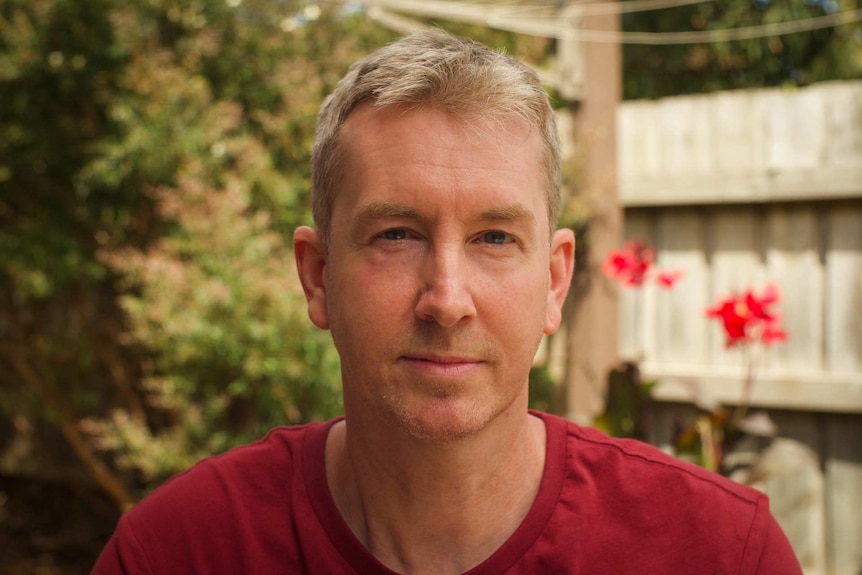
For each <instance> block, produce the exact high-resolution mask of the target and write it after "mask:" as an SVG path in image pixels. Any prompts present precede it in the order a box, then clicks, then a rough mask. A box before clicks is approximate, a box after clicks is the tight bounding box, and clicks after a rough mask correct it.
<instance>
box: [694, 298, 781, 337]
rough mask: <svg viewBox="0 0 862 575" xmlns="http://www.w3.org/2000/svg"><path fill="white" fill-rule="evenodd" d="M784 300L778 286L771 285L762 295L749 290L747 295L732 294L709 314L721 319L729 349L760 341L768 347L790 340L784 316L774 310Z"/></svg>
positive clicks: (708, 312) (708, 310)
mask: <svg viewBox="0 0 862 575" xmlns="http://www.w3.org/2000/svg"><path fill="white" fill-rule="evenodd" d="M780 299H781V294H780V293H779V291H778V287H776V286H774V285H769V286H767V287H766V289H765V290H763V293H762V294H761V295H758V294H756V293H754V291H752V290H747V291H746V292H745V293H744V294H743V295H736V294H732V295H730V296H729V297H726V298H724V299H722V300H719V301H718V303H717V304H716V305H714V306H713V307H710V308H707V310H706V315H707V316H709V317H714V318H718V319H720V320H721V323H722V326H723V327H724V335H725V336H726V338H727V339H726V340H725V347H733V346H735V345H737V344H745V343H748V342H751V341H758V340H759V341H761V342H762V343H763V344H764V345H767V346H768V345H772V344H773V343H777V342H779V341H785V340H786V339H787V332H786V331H784V329H782V328H781V325H780V323H781V319H780V316H779V315H778V314H777V313H775V312H773V311H771V310H770V307H771V306H772V305H773V304H777V303H778V302H779V300H780Z"/></svg>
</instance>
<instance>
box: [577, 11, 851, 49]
mask: <svg viewBox="0 0 862 575" xmlns="http://www.w3.org/2000/svg"><path fill="white" fill-rule="evenodd" d="M859 21H862V9H859V10H845V11H844V12H836V13H835V14H827V15H825V16H817V17H814V18H803V19H800V20H792V21H789V22H776V23H773V24H763V25H760V26H745V27H742V28H724V29H721V30H702V31H697V32H608V31H602V30H584V29H581V30H579V31H578V33H577V35H578V39H579V40H583V41H585V42H619V43H621V44H649V45H669V44H709V43H715V42H731V41H736V40H752V39H755V38H768V37H772V36H784V35H787V34H796V33H799V32H811V31H813V30H821V29H823V28H831V27H833V26H844V25H847V24H853V23H856V22H859Z"/></svg>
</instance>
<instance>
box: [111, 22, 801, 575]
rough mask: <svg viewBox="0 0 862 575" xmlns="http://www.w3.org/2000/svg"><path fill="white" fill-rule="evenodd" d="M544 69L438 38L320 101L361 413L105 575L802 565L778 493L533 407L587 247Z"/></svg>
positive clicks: (163, 529) (242, 454)
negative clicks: (564, 190)
mask: <svg viewBox="0 0 862 575" xmlns="http://www.w3.org/2000/svg"><path fill="white" fill-rule="evenodd" d="M559 183H560V159H559V142H558V136H557V128H556V125H555V123H554V116H553V112H552V110H551V107H550V105H549V103H548V99H547V97H546V96H545V93H544V92H543V90H542V87H541V85H540V83H539V81H538V79H537V78H536V76H535V74H533V73H532V72H531V71H530V70H529V69H528V68H526V67H525V66H523V65H522V64H520V63H518V62H517V61H515V60H513V59H511V58H508V57H506V56H503V55H501V54H498V53H496V52H494V51H492V50H489V49H487V48H485V47H483V46H481V45H478V44H475V43H472V42H469V41H463V40H459V39H456V38H453V37H451V36H448V35H446V34H443V33H441V32H433V33H420V34H418V35H414V36H411V37H408V38H405V39H402V40H400V41H398V42H395V43H394V44H392V45H390V46H388V47H386V48H383V49H381V50H379V51H378V52H376V53H374V54H372V55H371V56H369V57H368V58H366V59H365V60H363V61H361V62H359V63H357V64H356V65H355V66H354V67H353V68H352V69H351V70H350V72H349V73H348V74H347V76H346V77H345V78H344V79H343V80H342V82H341V83H340V84H339V85H338V87H337V88H336V90H335V93H334V94H333V95H332V96H331V97H330V98H329V99H328V100H327V101H326V102H325V103H324V105H323V107H322V110H321V114H320V122H319V127H318V134H317V138H316V141H315V146H314V153H313V190H314V200H313V208H314V218H315V223H316V229H312V228H308V227H301V228H299V229H298V230H297V231H296V233H295V236H294V243H295V252H296V261H297V268H298V272H299V276H300V279H301V281H302V285H303V288H304V291H305V294H306V297H307V301H308V313H309V316H310V318H311V320H312V322H313V323H314V324H315V325H317V326H318V327H320V328H323V329H329V330H331V332H332V337H333V340H334V342H335V345H336V347H337V349H338V352H339V354H340V356H341V360H342V379H343V390H344V391H343V393H344V411H345V417H344V418H340V419H337V420H335V421H331V422H328V423H325V424H311V425H307V426H300V427H291V428H281V429H277V430H274V431H273V432H271V433H270V434H269V435H268V436H267V437H266V438H265V439H263V440H261V441H260V442H257V443H255V444H252V445H250V446H246V447H242V448H238V449H235V450H233V451H230V452H228V453H227V454H224V455H221V456H218V457H214V458H210V459H208V460H205V461H203V462H201V463H199V464H198V465H196V466H195V467H194V468H192V469H191V470H189V471H187V472H186V473H184V474H182V475H180V476H178V477H175V478H174V479H172V480H171V481H169V482H168V483H167V484H166V485H164V486H163V487H162V488H160V489H159V490H157V491H156V492H155V493H154V494H153V495H151V496H150V497H148V498H146V499H145V500H144V501H143V502H141V503H140V504H138V505H137V506H136V507H135V508H134V509H132V510H131V511H130V512H129V513H127V514H126V516H125V517H124V518H123V519H122V520H121V522H120V525H119V526H118V529H117V532H116V533H115V535H114V537H113V539H112V540H111V541H110V542H109V544H108V546H107V547H106V548H105V550H104V551H103V553H102V556H101V558H100V560H99V563H98V564H97V565H96V568H95V571H94V572H95V573H97V574H107V573H135V574H137V573H183V574H186V573H321V574H324V573H325V574H333V573H335V574H338V573H361V574H376V573H381V574H383V573H386V574H391V573H405V574H444V575H445V574H455V573H465V572H468V571H469V572H470V573H471V574H484V573H487V574H492V573H494V574H497V573H512V574H514V573H530V574H545V573H589V574H594V573H598V574H601V573H609V574H619V573H674V574H676V573H698V574H700V573H739V574H748V573H759V574H776V575H778V574H780V575H788V574H794V573H800V569H799V566H798V563H797V562H796V559H795V558H794V555H793V552H792V550H791V549H790V546H789V544H788V543H787V540H786V538H785V537H784V535H783V534H782V532H781V530H780V529H779V527H778V526H777V524H776V523H775V521H774V519H773V518H772V517H771V515H770V514H769V511H768V504H767V501H766V498H765V497H764V496H763V495H761V494H759V493H757V492H755V491H753V490H750V489H748V488H745V487H743V486H740V485H737V484H734V483H732V482H730V481H727V480H725V479H723V478H721V477H718V476H715V475H712V474H709V473H707V472H705V471H703V470H701V469H699V468H696V467H694V466H689V465H686V464H683V463H681V462H678V461H676V460H674V459H672V458H670V457H668V456H665V455H663V454H661V453H660V452H658V451H657V450H655V449H653V448H651V447H648V446H646V445H643V444H640V443H636V442H627V441H618V440H612V439H609V438H607V437H606V436H603V435H601V434H600V433H598V432H596V431H593V430H589V429H582V428H580V427H577V426H576V425H574V424H572V423H570V422H567V421H565V420H563V419H560V418H555V417H551V416H548V415H545V414H541V413H537V412H529V411H528V409H527V379H528V372H529V369H530V364H531V361H532V359H533V355H534V353H535V351H536V348H537V346H538V344H539V341H540V339H541V337H542V335H543V334H550V333H553V332H554V331H555V330H556V329H557V328H558V327H559V324H560V316H561V308H562V305H563V300H564V299H565V296H566V292H567V290H568V287H569V282H570V279H571V275H572V268H573V254H574V245H575V242H574V237H573V234H572V232H571V231H569V230H555V222H556V219H557V213H558V211H559V204H560V200H559Z"/></svg>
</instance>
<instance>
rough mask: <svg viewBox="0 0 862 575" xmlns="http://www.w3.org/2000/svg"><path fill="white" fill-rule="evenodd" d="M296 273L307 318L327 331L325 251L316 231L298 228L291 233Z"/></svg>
mask: <svg viewBox="0 0 862 575" xmlns="http://www.w3.org/2000/svg"><path fill="white" fill-rule="evenodd" d="M293 254H294V256H295V258H296V272H297V274H298V275H299V281H300V283H302V291H304V292H305V300H306V301H307V302H308V317H309V318H310V319H311V322H312V323H313V324H314V325H316V326H317V327H319V328H320V329H329V318H328V316H327V313H326V282H325V281H324V279H323V278H324V270H325V268H326V250H325V248H324V247H323V242H322V241H321V239H320V234H319V233H318V232H317V230H315V229H313V228H310V227H308V226H300V227H298V228H296V231H295V232H294V233H293Z"/></svg>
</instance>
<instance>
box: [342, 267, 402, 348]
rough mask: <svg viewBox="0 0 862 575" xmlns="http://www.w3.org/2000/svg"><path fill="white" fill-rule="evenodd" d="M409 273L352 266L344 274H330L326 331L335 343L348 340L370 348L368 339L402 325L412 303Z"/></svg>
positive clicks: (371, 343)
mask: <svg viewBox="0 0 862 575" xmlns="http://www.w3.org/2000/svg"><path fill="white" fill-rule="evenodd" d="M411 278H412V276H411V273H410V271H409V270H408V269H400V270H394V269H391V268H389V269H386V268H384V267H382V266H373V265H372V266H362V267H359V266H356V267H353V268H347V269H345V273H341V274H333V277H330V284H329V289H328V290H327V305H328V308H329V310H330V311H329V317H330V324H331V326H330V329H331V330H332V336H333V338H334V339H336V344H338V343H339V341H338V340H340V339H341V340H344V339H345V338H351V339H354V340H356V341H358V342H363V344H364V345H373V342H372V341H369V340H370V339H372V336H383V335H385V334H386V333H387V332H389V331H392V329H393V327H394V326H398V325H400V326H402V328H403V326H404V325H407V324H405V321H406V319H407V317H408V316H409V314H410V313H412V307H411V302H412V301H413V299H414V297H413V292H414V291H415V289H414V287H413V283H414V282H413V281H412V279H411Z"/></svg>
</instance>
